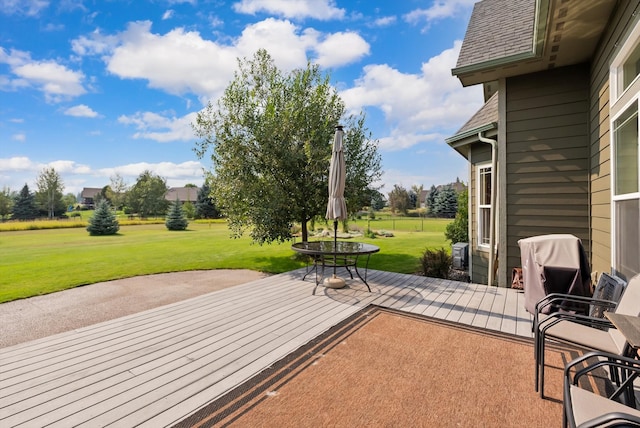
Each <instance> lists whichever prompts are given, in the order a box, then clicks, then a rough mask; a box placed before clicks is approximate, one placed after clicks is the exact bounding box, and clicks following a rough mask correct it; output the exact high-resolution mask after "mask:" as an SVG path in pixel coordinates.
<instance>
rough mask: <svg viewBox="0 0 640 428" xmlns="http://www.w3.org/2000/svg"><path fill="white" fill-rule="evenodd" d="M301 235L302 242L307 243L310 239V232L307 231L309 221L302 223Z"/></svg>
mask: <svg viewBox="0 0 640 428" xmlns="http://www.w3.org/2000/svg"><path fill="white" fill-rule="evenodd" d="M300 233H302V242H307V240H308V238H309V232H308V231H307V220H302V221H301V222H300Z"/></svg>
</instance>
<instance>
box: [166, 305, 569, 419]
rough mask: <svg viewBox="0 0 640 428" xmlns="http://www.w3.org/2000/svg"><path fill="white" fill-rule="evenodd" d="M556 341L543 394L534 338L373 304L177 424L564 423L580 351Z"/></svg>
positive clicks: (549, 357) (551, 348) (550, 351)
mask: <svg viewBox="0 0 640 428" xmlns="http://www.w3.org/2000/svg"><path fill="white" fill-rule="evenodd" d="M547 349H548V351H549V352H548V354H547V368H546V384H545V394H546V395H547V397H548V398H546V399H541V398H540V397H539V396H538V395H537V393H536V392H535V391H534V381H533V368H534V358H533V342H532V340H531V339H525V338H521V337H517V336H510V335H505V334H500V333H495V332H491V331H488V330H482V329H475V328H471V327H468V326H462V325H459V324H454V323H447V322H443V321H440V320H434V319H431V318H427V317H423V316H416V315H409V314H405V313H401V312H397V311H393V310H389V309H383V308H379V307H375V306H371V307H368V308H365V309H363V310H362V311H360V312H358V313H357V314H356V315H354V316H352V317H350V318H349V319H347V320H345V321H344V322H342V323H341V324H339V325H337V326H335V327H334V328H332V329H331V330H329V331H328V332H326V333H325V334H323V335H321V336H320V337H318V338H316V339H315V340H313V341H312V342H310V343H308V344H307V345H305V346H303V347H302V348H300V349H299V350H297V351H296V352H294V353H293V354H291V355H289V356H287V357H286V358H284V359H283V360H281V361H279V362H278V363H277V364H275V365H274V366H272V367H270V368H269V369H267V370H265V371H264V372H262V373H260V374H259V375H257V376H256V377H254V378H253V379H251V380H249V381H248V382H246V383H245V384H243V385H240V386H238V387H237V388H236V389H234V390H232V391H230V392H229V393H227V394H226V395H225V396H223V397H221V398H219V399H218V400H216V401H214V402H212V403H210V404H209V405H208V406H206V407H205V408H203V409H201V410H200V411H198V412H196V413H195V414H193V415H191V416H190V417H188V418H187V419H185V420H183V421H182V422H180V423H179V424H177V425H176V427H211V426H238V427H249V426H250V427H318V426H332V427H355V426H411V427H433V426H438V427H447V426H492V427H493V426H496V427H497V426H501V427H512V426H527V427H538V426H539V427H545V428H546V427H549V426H560V425H561V423H562V368H563V367H564V365H565V364H566V362H568V361H570V360H571V359H573V358H575V357H577V356H579V355H580V354H581V352H580V351H578V350H574V349H568V348H553V347H548V348H547Z"/></svg>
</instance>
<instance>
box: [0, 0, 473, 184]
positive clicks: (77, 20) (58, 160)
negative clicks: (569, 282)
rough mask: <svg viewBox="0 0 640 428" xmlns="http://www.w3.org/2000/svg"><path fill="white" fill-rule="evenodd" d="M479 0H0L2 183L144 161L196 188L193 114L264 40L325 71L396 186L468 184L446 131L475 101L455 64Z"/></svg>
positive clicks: (171, 180) (100, 177)
mask: <svg viewBox="0 0 640 428" xmlns="http://www.w3.org/2000/svg"><path fill="white" fill-rule="evenodd" d="M474 2H475V0H435V1H434V0H399V1H392V0H377V1H376V0H227V1H225V0H126V1H125V0H102V1H101V0H58V1H49V0H0V187H8V188H10V189H11V190H15V191H19V190H20V189H21V188H22V186H23V185H24V184H25V183H27V184H28V185H29V187H30V188H31V190H35V180H36V177H37V176H38V174H39V172H40V171H41V170H42V169H43V168H45V167H53V168H55V170H56V171H57V172H58V173H59V174H60V176H61V177H62V180H63V182H64V185H65V193H69V192H70V193H74V194H77V193H78V192H80V191H81V190H82V188H83V187H102V186H105V185H107V184H109V183H110V178H111V177H113V176H114V175H115V174H116V173H117V174H120V175H121V176H122V177H123V178H124V180H125V182H126V183H127V184H129V185H132V184H133V183H135V179H136V177H137V176H138V175H139V174H140V173H141V172H142V171H144V170H146V169H148V170H151V171H153V172H154V173H156V174H159V175H160V176H162V177H164V178H166V179H167V184H168V185H169V186H171V187H174V186H182V185H184V184H187V183H193V184H196V185H201V184H202V182H203V173H202V170H203V168H205V169H209V168H210V167H211V165H210V163H209V162H208V159H202V160H200V159H198V158H197V156H196V155H195V153H194V151H193V148H194V142H195V138H194V135H193V131H192V129H191V126H190V123H191V122H193V120H194V118H195V115H196V114H197V112H198V111H199V110H200V109H202V108H203V106H204V105H205V104H206V103H207V102H208V101H209V100H212V101H214V102H215V100H216V99H217V98H218V97H219V96H220V94H221V93H222V91H224V89H225V87H226V86H227V85H228V83H229V81H230V79H232V77H233V72H234V70H235V69H236V64H237V62H236V59H237V58H250V57H252V56H253V53H254V52H255V51H256V50H257V49H260V48H265V49H267V51H268V52H269V53H270V54H271V56H272V57H273V58H274V59H275V61H276V64H277V65H278V66H279V67H280V68H281V69H283V70H292V69H295V68H302V67H305V65H306V62H307V60H311V61H313V62H315V63H317V64H319V65H320V66H321V67H322V68H323V70H325V71H326V72H329V73H330V74H331V79H332V82H333V84H334V85H335V87H336V88H337V89H338V90H339V93H340V95H341V97H342V99H343V100H344V101H345V103H346V105H347V108H348V110H349V111H360V110H364V111H365V112H366V115H367V127H368V128H369V129H370V130H371V131H372V133H373V137H374V138H375V139H378V140H379V142H380V154H381V155H382V167H383V170H384V175H383V181H382V184H384V188H383V189H382V191H383V192H384V193H387V192H389V191H390V190H391V189H392V188H393V185H394V184H401V185H403V186H405V187H407V188H409V187H411V186H412V185H424V186H425V188H429V187H430V186H431V185H433V184H435V185H437V184H444V183H447V182H451V181H455V179H456V178H457V177H459V178H460V179H461V180H465V181H466V180H467V170H468V169H467V164H466V161H465V160H464V159H463V158H462V157H461V156H460V155H459V154H457V153H456V152H455V151H454V150H452V149H450V148H449V147H448V146H447V145H446V143H445V142H444V139H445V138H446V137H449V136H451V135H453V134H454V133H455V132H456V131H457V130H458V129H459V128H460V126H461V125H462V124H464V122H465V121H466V120H467V119H468V118H469V117H471V115H472V114H473V113H475V111H476V110H477V109H478V108H479V107H480V106H481V104H482V91H481V88H480V87H472V88H463V87H462V85H461V84H460V82H459V81H458V80H457V79H456V78H454V77H452V76H451V68H453V67H454V66H455V62H456V60H457V57H458V52H459V49H460V44H461V40H462V38H463V37H464V31H465V28H466V25H467V22H468V19H469V16H470V14H471V10H472V7H473V3H474Z"/></svg>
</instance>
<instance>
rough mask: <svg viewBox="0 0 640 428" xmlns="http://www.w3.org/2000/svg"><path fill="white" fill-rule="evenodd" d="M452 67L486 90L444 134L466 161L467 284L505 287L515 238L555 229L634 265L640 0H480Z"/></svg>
mask: <svg viewBox="0 0 640 428" xmlns="http://www.w3.org/2000/svg"><path fill="white" fill-rule="evenodd" d="M452 73H453V74H454V75H455V76H457V77H458V79H459V80H460V82H462V84H463V85H464V86H470V85H479V84H481V85H483V88H484V94H485V104H484V106H483V107H482V108H481V109H480V110H479V111H478V112H477V113H476V114H475V115H474V116H473V117H471V118H470V119H469V121H468V122H467V123H466V124H465V125H464V126H463V127H462V128H461V129H460V130H459V131H458V132H457V133H456V134H455V135H453V136H452V137H450V138H448V139H447V140H446V141H447V143H448V144H449V145H450V146H451V147H452V148H454V149H455V150H456V151H458V152H459V153H460V154H461V155H462V156H464V157H465V158H466V159H467V160H468V162H469V164H470V177H469V183H470V188H469V225H470V235H469V236H470V245H469V255H470V267H469V269H470V275H471V279H472V281H474V282H480V283H487V282H493V283H497V284H498V285H500V286H507V285H508V284H510V281H511V278H510V275H511V272H512V268H514V267H517V266H520V265H521V260H520V249H519V246H518V240H520V239H522V238H527V237H531V236H536V235H546V234H553V233H569V234H573V235H575V236H577V237H578V238H580V239H581V240H582V243H583V245H584V247H585V250H586V252H587V255H588V257H589V260H590V263H591V269H592V271H597V272H613V273H615V274H617V275H619V276H621V277H623V278H626V279H629V278H631V277H632V276H633V275H635V274H637V273H639V272H640V245H638V243H639V242H640V172H639V170H640V169H639V167H638V166H639V164H640V160H639V152H640V150H639V142H638V141H639V138H638V122H639V120H638V104H639V99H640V77H639V76H640V2H638V1H637V0H636V1H626V0H625V1H622V0H563V1H549V0H483V1H480V2H478V3H476V4H475V6H474V9H473V13H472V15H471V19H470V21H469V25H468V27H467V31H466V35H465V38H464V41H463V43H462V47H461V49H460V54H459V57H458V62H457V65H456V67H455V68H454V69H453V70H452ZM492 225H494V227H492ZM492 231H493V233H491V232H492ZM498 255H499V259H500V260H499V263H498V262H497V257H498Z"/></svg>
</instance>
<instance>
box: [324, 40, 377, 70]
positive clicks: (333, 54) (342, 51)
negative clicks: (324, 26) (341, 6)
mask: <svg viewBox="0 0 640 428" xmlns="http://www.w3.org/2000/svg"><path fill="white" fill-rule="evenodd" d="M315 52H316V53H317V55H318V56H317V58H316V60H315V62H316V63H318V64H319V65H320V66H322V67H333V66H339V65H345V64H348V63H350V62H356V61H358V60H360V59H361V58H362V57H364V56H366V55H369V44H368V43H367V42H366V41H365V40H364V39H363V38H362V37H360V35H358V34H356V33H334V34H330V35H328V36H327V37H326V38H325V39H324V40H322V41H321V42H320V43H319V44H318V45H317V46H316V47H315Z"/></svg>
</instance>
